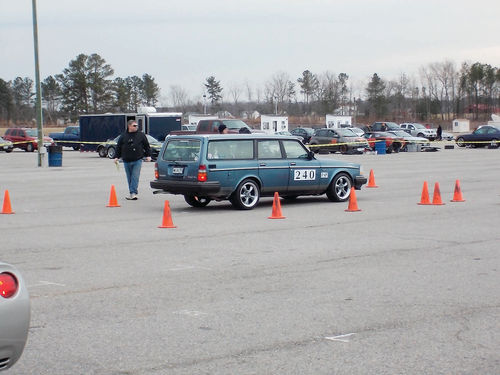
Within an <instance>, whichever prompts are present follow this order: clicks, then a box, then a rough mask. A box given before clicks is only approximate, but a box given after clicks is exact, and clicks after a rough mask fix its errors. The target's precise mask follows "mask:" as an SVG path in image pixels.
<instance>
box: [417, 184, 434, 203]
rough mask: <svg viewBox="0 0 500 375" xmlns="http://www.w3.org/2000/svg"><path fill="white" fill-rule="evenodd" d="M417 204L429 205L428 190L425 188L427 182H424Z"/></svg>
mask: <svg viewBox="0 0 500 375" xmlns="http://www.w3.org/2000/svg"><path fill="white" fill-rule="evenodd" d="M418 204H431V201H430V200H429V188H428V187H427V181H424V187H423V188H422V198H420V202H419V203H418Z"/></svg>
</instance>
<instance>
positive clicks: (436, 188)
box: [432, 182, 444, 206]
mask: <svg viewBox="0 0 500 375" xmlns="http://www.w3.org/2000/svg"><path fill="white" fill-rule="evenodd" d="M432 204H433V205H435V206H441V205H443V204H444V203H443V201H442V200H441V191H440V190H439V182H436V183H435V184H434V195H433V196H432Z"/></svg>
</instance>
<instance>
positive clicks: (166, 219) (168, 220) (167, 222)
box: [158, 201, 177, 228]
mask: <svg viewBox="0 0 500 375" xmlns="http://www.w3.org/2000/svg"><path fill="white" fill-rule="evenodd" d="M158 228H177V227H176V226H175V225H174V223H173V222H172V216H171V215H170V203H169V202H168V201H165V207H164V208H163V220H162V222H161V225H160V226H159V227H158Z"/></svg>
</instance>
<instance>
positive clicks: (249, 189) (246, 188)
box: [229, 179, 260, 210]
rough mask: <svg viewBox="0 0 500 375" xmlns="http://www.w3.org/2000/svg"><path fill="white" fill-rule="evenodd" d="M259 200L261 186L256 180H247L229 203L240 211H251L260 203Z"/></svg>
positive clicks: (238, 188) (237, 189)
mask: <svg viewBox="0 0 500 375" xmlns="http://www.w3.org/2000/svg"><path fill="white" fill-rule="evenodd" d="M259 199H260V189H259V185H258V184H257V182H255V181H254V180H251V179H247V180H244V181H243V182H241V183H240V184H239V185H238V187H237V188H236V190H235V192H234V193H233V194H232V195H231V197H230V198H229V201H230V202H231V204H232V205H233V206H234V207H235V208H237V209H239V210H251V209H252V208H254V207H255V206H256V205H257V203H259Z"/></svg>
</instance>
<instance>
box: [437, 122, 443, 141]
mask: <svg viewBox="0 0 500 375" xmlns="http://www.w3.org/2000/svg"><path fill="white" fill-rule="evenodd" d="M442 137H443V128H441V125H439V126H438V129H437V140H438V141H440V140H441V139H442Z"/></svg>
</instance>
